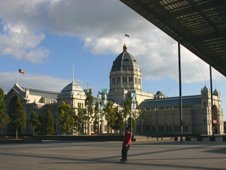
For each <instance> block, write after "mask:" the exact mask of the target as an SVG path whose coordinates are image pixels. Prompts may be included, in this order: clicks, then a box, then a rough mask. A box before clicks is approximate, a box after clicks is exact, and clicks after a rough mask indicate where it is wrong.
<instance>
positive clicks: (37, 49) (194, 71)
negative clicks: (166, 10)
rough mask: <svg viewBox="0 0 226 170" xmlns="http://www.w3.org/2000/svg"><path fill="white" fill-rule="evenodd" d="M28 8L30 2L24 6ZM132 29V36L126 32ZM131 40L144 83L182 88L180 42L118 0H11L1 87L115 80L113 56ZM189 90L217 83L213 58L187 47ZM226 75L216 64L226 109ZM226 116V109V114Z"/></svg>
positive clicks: (1, 43) (4, 11)
mask: <svg viewBox="0 0 226 170" xmlns="http://www.w3.org/2000/svg"><path fill="white" fill-rule="evenodd" d="M21 9H23V10H21ZM125 34H129V35H130V37H129V38H125V36H124V35H125ZM124 43H126V44H127V46H128V51H129V52H130V53H131V54H132V55H134V56H135V58H136V59H137V61H138V62H139V64H140V67H141V70H142V74H143V90H144V91H149V92H153V93H156V91H158V90H160V91H162V92H163V93H164V94H165V95H167V96H178V94H179V92H178V91H179V89H178V63H177V42H176V41H174V40H173V39H172V38H170V37H168V36H167V35H166V34H165V33H163V32H162V31H160V30H159V29H158V28H156V27H155V26H153V25H152V24H151V23H149V22H148V21H146V20H145V19H144V18H143V17H141V16H139V15H138V14H137V13H136V12H134V11H133V10H131V9H130V8H128V7H127V6H125V5H124V4H123V3H121V2H120V1H116V0H108V1H106V0H95V1H90V0H82V1H81V0H20V1H19V0H18V1H15V0H3V1H1V6H0V63H1V67H0V87H1V88H3V89H4V90H5V91H6V92H7V91H8V90H9V89H10V88H11V87H12V86H13V84H14V83H15V82H16V79H17V70H18V69H19V68H21V69H23V70H24V71H25V74H24V75H20V76H19V84H20V85H21V86H25V87H30V88H37V89H45V90H51V91H61V90H62V88H63V87H64V86H66V85H67V84H68V83H70V82H71V81H72V79H73V65H74V78H75V80H76V81H77V82H78V83H79V84H80V85H81V86H82V87H83V88H87V87H89V88H90V87H91V88H93V91H94V95H96V94H97V91H98V90H100V89H101V88H109V73H110V69H111V66H112V63H113V60H114V59H115V58H116V57H117V55H118V54H120V53H121V52H122V46H123V44H124ZM181 55H182V59H181V60H182V81H183V84H182V89H183V92H182V94H183V95H195V94H200V91H201V88H203V87H204V86H205V85H206V86H207V87H208V88H209V87H210V85H209V84H210V83H209V65H208V64H206V63H204V62H203V61H202V60H201V59H199V58H198V57H196V56H195V55H193V54H192V53H190V52H189V51H188V50H186V49H185V48H183V47H182V49H181ZM225 83H226V80H225V77H224V76H222V75H221V74H220V73H218V72H217V71H215V70H214V69H213V89H215V88H217V89H218V90H219V91H220V93H221V97H222V107H223V109H224V110H226V94H225ZM225 119H226V116H225Z"/></svg>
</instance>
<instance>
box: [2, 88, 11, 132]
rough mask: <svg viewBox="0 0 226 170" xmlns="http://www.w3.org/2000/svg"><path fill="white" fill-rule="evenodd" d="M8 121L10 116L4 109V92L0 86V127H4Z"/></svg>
mask: <svg viewBox="0 0 226 170" xmlns="http://www.w3.org/2000/svg"><path fill="white" fill-rule="evenodd" d="M9 122H10V118H9V115H8V114H7V111H6V106H5V101H4V92H3V90H2V89H1V88H0V128H5V127H6V126H7V125H8V123H9Z"/></svg>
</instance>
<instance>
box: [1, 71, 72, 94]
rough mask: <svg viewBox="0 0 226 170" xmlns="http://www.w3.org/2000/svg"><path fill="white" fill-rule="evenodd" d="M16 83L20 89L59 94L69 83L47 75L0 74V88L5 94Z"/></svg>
mask: <svg viewBox="0 0 226 170" xmlns="http://www.w3.org/2000/svg"><path fill="white" fill-rule="evenodd" d="M17 77H18V83H19V84H20V86H22V87H28V88H34V89H42V90H49V91H55V92H60V91H61V90H62V89H63V88H64V87H65V86H66V85H67V84H69V83H70V81H69V80H63V79H59V78H56V77H52V76H47V75H38V74H26V73H25V74H24V75H18V74H17V73H15V72H0V79H1V83H0V87H1V88H3V90H4V91H5V92H8V91H9V90H10V89H11V88H12V87H13V85H14V84H15V83H17Z"/></svg>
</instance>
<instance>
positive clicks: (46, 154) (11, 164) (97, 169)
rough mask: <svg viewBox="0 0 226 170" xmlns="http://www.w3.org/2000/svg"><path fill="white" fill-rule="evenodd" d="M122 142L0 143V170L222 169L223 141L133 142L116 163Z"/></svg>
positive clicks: (225, 153)
mask: <svg viewBox="0 0 226 170" xmlns="http://www.w3.org/2000/svg"><path fill="white" fill-rule="evenodd" d="M120 150H121V142H43V143H40V144H7V145H0V169H1V170H133V169H137V170H146V169H148V170H150V169H153V170H170V169H176V170H183V169H186V170H196V169H197V170H220V169H221V170H223V169H224V170H225V169H226V143H225V142H182V143H180V142H134V143H133V145H132V147H131V148H130V151H129V157H128V158H129V161H128V162H127V163H125V164H124V163H119V159H120Z"/></svg>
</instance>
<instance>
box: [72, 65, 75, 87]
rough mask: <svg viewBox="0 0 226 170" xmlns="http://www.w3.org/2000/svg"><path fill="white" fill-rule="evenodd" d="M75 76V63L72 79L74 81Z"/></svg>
mask: <svg viewBox="0 0 226 170" xmlns="http://www.w3.org/2000/svg"><path fill="white" fill-rule="evenodd" d="M74 77H75V65H74V64H73V70H72V81H73V83H74V81H75V80H74Z"/></svg>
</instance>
